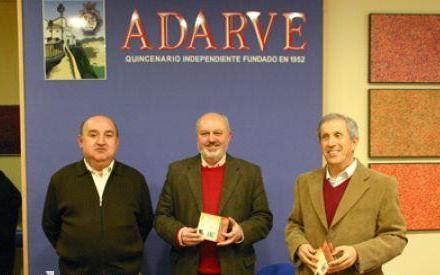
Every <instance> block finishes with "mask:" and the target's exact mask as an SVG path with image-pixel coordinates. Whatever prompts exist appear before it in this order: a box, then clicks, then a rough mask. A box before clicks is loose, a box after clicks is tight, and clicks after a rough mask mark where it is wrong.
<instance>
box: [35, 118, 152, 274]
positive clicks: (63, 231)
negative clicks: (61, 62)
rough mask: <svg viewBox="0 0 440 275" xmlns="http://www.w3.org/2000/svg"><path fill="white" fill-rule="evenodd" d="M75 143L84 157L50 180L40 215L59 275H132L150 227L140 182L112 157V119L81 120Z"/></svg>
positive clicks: (142, 181)
mask: <svg viewBox="0 0 440 275" xmlns="http://www.w3.org/2000/svg"><path fill="white" fill-rule="evenodd" d="M78 144H79V147H80V148H81V150H82V153H83V156H84V158H83V159H82V160H80V161H79V162H75V163H72V164H70V165H68V166H66V167H64V168H62V169H61V170H59V171H58V172H56V173H55V174H54V175H53V176H52V178H51V180H50V183H49V188H48V191H47V195H46V201H45V206H44V212H43V222H42V224H43V229H44V232H45V234H46V236H47V238H48V239H49V241H50V242H51V244H52V245H53V247H54V248H55V249H56V251H57V254H58V255H59V267H60V271H61V274H81V275H89V274H90V275H97V274H98V275H101V274H127V275H128V274H130V275H131V274H133V275H134V274H136V275H137V274H138V272H139V271H140V269H141V264H142V254H143V247H144V241H145V239H146V237H147V236H148V233H149V232H150V230H151V228H152V225H153V213H152V207H151V199H150V194H149V190H148V187H147V184H146V182H145V178H144V176H143V175H142V174H141V173H140V172H138V171H137V170H135V169H134V168H131V167H129V166H127V165H125V164H123V163H121V162H118V161H116V160H115V159H114V158H115V155H116V153H117V150H118V147H119V133H118V129H117V126H116V124H115V123H114V121H113V120H112V119H111V118H109V117H107V116H103V115H97V116H92V117H89V118H88V119H86V120H85V121H84V122H83V123H82V124H81V129H80V134H79V136H78Z"/></svg>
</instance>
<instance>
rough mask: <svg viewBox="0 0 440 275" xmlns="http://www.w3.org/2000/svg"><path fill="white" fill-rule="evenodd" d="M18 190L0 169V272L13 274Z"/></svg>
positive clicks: (18, 202)
mask: <svg viewBox="0 0 440 275" xmlns="http://www.w3.org/2000/svg"><path fill="white" fill-rule="evenodd" d="M20 207H21V196H20V192H19V191H18V190H17V188H15V186H14V184H13V183H12V182H11V181H10V180H9V179H8V178H7V177H6V176H5V174H3V172H2V171H0V274H2V275H3V274H5V275H9V274H13V269H14V255H15V229H16V227H17V219H18V210H19V208H20Z"/></svg>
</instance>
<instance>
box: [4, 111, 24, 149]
mask: <svg viewBox="0 0 440 275" xmlns="http://www.w3.org/2000/svg"><path fill="white" fill-rule="evenodd" d="M18 154H20V109H19V107H18V106H17V105H11V106H0V155H18Z"/></svg>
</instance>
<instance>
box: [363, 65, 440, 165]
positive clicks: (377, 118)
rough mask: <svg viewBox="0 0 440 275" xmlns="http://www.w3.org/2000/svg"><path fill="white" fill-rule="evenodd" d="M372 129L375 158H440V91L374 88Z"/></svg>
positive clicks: (370, 117)
mask: <svg viewBox="0 0 440 275" xmlns="http://www.w3.org/2000/svg"><path fill="white" fill-rule="evenodd" d="M439 67H440V66H439ZM369 128H370V129H369V134H370V140H369V143H370V144H369V145H370V146H369V147H370V156H371V157H440V90H370V100H369Z"/></svg>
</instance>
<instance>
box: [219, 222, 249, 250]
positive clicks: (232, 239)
mask: <svg viewBox="0 0 440 275" xmlns="http://www.w3.org/2000/svg"><path fill="white" fill-rule="evenodd" d="M228 219H229V224H230V226H231V231H229V232H227V233H222V235H223V236H224V237H225V238H226V240H225V241H223V242H219V243H217V245H218V246H227V245H230V244H232V243H239V242H242V241H243V239H244V234H243V229H242V228H241V226H240V225H239V224H238V223H237V222H236V221H235V220H234V219H233V218H231V217H229V218H228Z"/></svg>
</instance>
